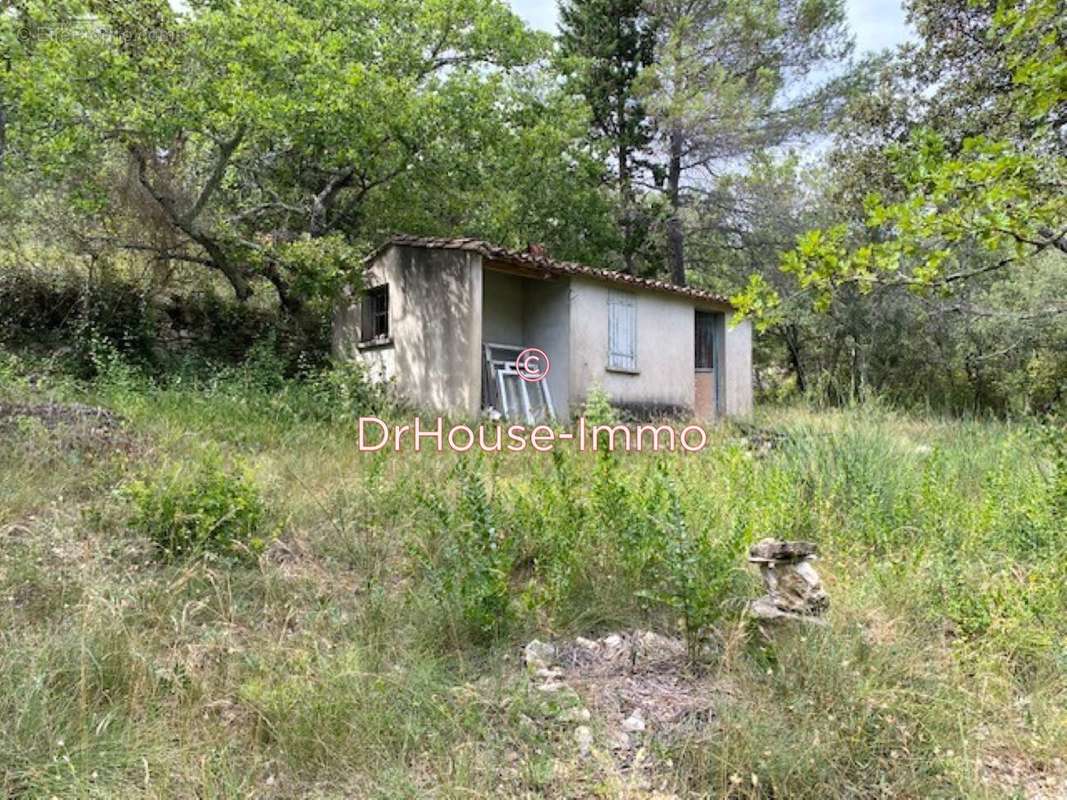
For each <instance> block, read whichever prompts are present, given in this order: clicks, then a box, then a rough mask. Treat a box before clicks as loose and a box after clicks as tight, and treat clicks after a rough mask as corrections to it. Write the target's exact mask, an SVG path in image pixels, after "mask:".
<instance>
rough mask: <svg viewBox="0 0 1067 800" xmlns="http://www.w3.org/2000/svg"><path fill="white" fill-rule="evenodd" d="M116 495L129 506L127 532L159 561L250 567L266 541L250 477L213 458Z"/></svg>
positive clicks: (262, 508)
mask: <svg viewBox="0 0 1067 800" xmlns="http://www.w3.org/2000/svg"><path fill="white" fill-rule="evenodd" d="M120 494H121V496H122V497H123V498H124V499H125V500H127V501H129V502H130V504H131V506H132V510H133V513H132V516H131V518H130V527H131V529H132V530H134V531H135V532H136V533H138V534H140V535H142V536H145V537H147V538H148V539H149V540H151V542H152V543H153V544H154V545H155V547H156V552H157V555H158V556H159V557H160V558H162V559H164V560H180V559H185V558H190V557H200V556H203V557H207V558H218V559H222V560H224V561H236V562H246V563H251V562H255V560H256V558H257V557H258V556H259V554H260V553H261V552H262V551H263V549H264V548H265V547H266V544H267V540H268V539H269V538H270V536H271V532H270V524H271V523H270V514H269V512H268V509H267V506H266V504H265V502H264V500H263V498H262V496H261V492H260V490H259V489H258V488H257V486H256V484H255V482H254V481H253V479H252V476H251V474H250V473H249V472H248V471H247V469H245V468H242V469H241V470H240V471H234V470H232V469H227V468H226V466H225V464H224V463H223V460H222V458H221V456H220V455H219V454H217V453H214V452H209V453H207V454H206V455H205V456H204V457H203V458H202V459H201V460H200V461H199V462H197V463H194V464H193V465H191V466H187V465H182V464H177V465H173V466H169V467H165V468H163V469H161V470H159V471H158V472H156V473H154V474H152V475H150V476H148V477H146V478H143V479H140V480H135V481H131V482H130V483H128V484H126V485H125V486H123V487H122V489H121V490H120Z"/></svg>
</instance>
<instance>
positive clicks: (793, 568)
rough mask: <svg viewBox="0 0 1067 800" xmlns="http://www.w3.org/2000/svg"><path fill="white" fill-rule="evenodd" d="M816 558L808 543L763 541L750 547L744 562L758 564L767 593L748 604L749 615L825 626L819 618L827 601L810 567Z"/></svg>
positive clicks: (812, 567) (818, 580)
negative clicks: (746, 560) (746, 559)
mask: <svg viewBox="0 0 1067 800" xmlns="http://www.w3.org/2000/svg"><path fill="white" fill-rule="evenodd" d="M816 558H817V548H816V547H815V545H814V544H812V543H811V542H788V541H783V540H781V539H763V540H761V541H759V542H757V543H756V544H754V545H752V547H750V548H749V551H748V560H749V561H750V562H751V563H753V564H758V565H759V569H760V576H761V577H762V578H763V587H764V589H766V590H767V594H765V595H764V596H763V597H760V598H758V599H757V600H754V601H752V603H751V604H750V605H749V612H750V613H751V614H752V616H753V617H755V618H756V619H758V620H761V621H767V622H779V621H783V620H799V621H803V622H808V623H814V624H818V625H825V624H826V620H825V619H823V618H822V615H823V614H825V613H826V610H827V609H828V608H829V607H830V598H829V596H827V594H826V591H825V590H824V589H823V587H822V581H821V580H820V579H819V574H818V573H817V572H816V571H815V567H814V566H812V563H811V562H812V561H814V560H815V559H816Z"/></svg>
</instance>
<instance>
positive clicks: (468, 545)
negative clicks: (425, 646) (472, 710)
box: [417, 461, 515, 641]
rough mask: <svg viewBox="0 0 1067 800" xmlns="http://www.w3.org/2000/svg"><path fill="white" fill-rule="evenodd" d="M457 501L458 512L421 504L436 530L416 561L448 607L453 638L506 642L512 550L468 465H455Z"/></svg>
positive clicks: (438, 500)
mask: <svg viewBox="0 0 1067 800" xmlns="http://www.w3.org/2000/svg"><path fill="white" fill-rule="evenodd" d="M456 472H457V474H458V478H459V484H460V486H459V497H458V500H457V502H456V503H455V504H454V506H452V505H450V504H448V503H447V502H446V501H445V500H444V499H443V498H442V497H441V496H440V495H438V494H434V493H431V494H428V495H426V496H423V497H422V498H421V502H422V504H423V505H424V506H425V507H426V508H427V509H428V510H429V511H430V513H431V515H432V517H433V518H434V520H435V522H436V525H435V527H436V528H437V529H436V530H434V531H431V536H432V537H433V540H434V541H426V542H423V543H421V549H420V551H419V552H418V554H417V557H418V558H419V560H420V561H421V562H422V570H423V572H424V574H425V575H426V577H427V578H428V579H429V581H430V583H431V584H432V585H433V587H434V590H435V592H436V593H437V594H438V596H439V597H440V598H441V599H442V600H443V601H444V604H443V605H444V606H445V608H446V610H447V613H448V614H449V615H450V619H449V627H450V628H451V629H452V631H453V633H454V634H460V633H462V634H463V635H465V636H467V637H469V638H470V639H472V640H474V641H490V640H493V639H496V638H499V637H501V636H503V635H504V634H505V633H506V632H507V630H508V628H509V626H510V624H511V622H512V619H513V608H512V604H511V599H512V598H511V586H510V581H511V573H512V570H513V568H514V564H515V557H514V546H513V542H512V540H511V539H509V538H508V537H507V536H505V535H504V533H503V531H501V530H500V527H499V524H498V519H497V518H498V516H499V514H498V512H497V510H496V509H495V508H494V507H493V505H492V502H491V500H490V498H489V493H488V490H487V489H486V485H485V482H484V481H483V480H482V478H481V476H480V475H479V474H478V472H477V471H475V470H474V469H472V468H471V467H469V466H468V465H467V464H466V462H465V461H460V462H458V464H457V467H456Z"/></svg>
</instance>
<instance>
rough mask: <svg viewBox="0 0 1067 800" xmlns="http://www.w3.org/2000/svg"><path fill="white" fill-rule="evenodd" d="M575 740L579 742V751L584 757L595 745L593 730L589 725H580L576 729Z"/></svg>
mask: <svg viewBox="0 0 1067 800" xmlns="http://www.w3.org/2000/svg"><path fill="white" fill-rule="evenodd" d="M574 741H575V742H576V743H577V744H578V752H579V753H580V754H581V756H582V758H585V757H586V756H587V755H589V750H590V749H591V748H592V747H593V732H592V731H591V730H589V726H588V725H579V726H578V727H577V728H575V729H574Z"/></svg>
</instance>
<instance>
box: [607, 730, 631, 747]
mask: <svg viewBox="0 0 1067 800" xmlns="http://www.w3.org/2000/svg"><path fill="white" fill-rule="evenodd" d="M630 746H631V745H630V734H628V733H626V732H625V731H619V732H618V733H616V734H615V738H614V739H613V740H612V742H611V748H612V749H613V750H629V749H630Z"/></svg>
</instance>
